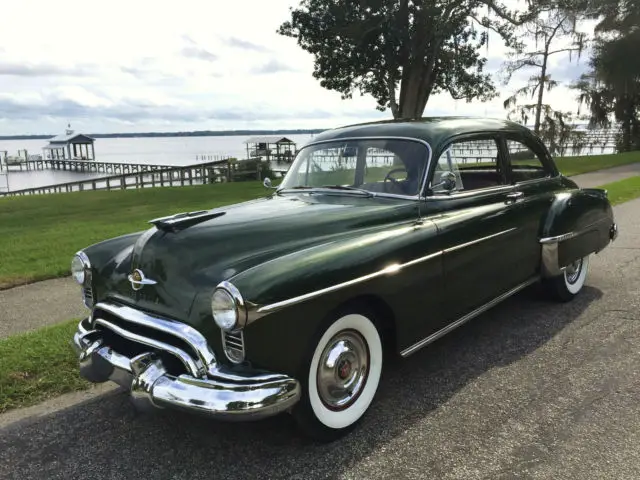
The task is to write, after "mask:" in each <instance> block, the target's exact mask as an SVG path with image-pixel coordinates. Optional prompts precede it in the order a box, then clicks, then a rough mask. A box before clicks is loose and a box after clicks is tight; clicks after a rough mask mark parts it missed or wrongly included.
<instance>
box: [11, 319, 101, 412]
mask: <svg viewBox="0 0 640 480" xmlns="http://www.w3.org/2000/svg"><path fill="white" fill-rule="evenodd" d="M77 325H78V322H77V321H76V320H73V321H69V322H65V323H61V324H58V325H54V326H52V327H46V328H43V329H40V330H36V331H34V332H29V333H24V334H21V335H15V336H13V337H9V338H6V339H3V340H0V359H2V361H1V362H0V413H2V412H5V411H7V410H11V409H13V408H18V407H27V406H29V405H34V404H36V403H38V402H41V401H43V400H46V399H47V398H51V397H55V396H58V395H61V394H63V393H67V392H73V391H77V390H84V389H86V388H88V387H89V386H90V385H91V384H90V383H89V382H87V381H85V380H84V379H82V378H81V377H80V375H79V373H78V360H77V358H76V355H75V353H74V351H73V348H72V346H71V344H70V341H71V339H72V338H73V334H74V333H75V329H76V326H77Z"/></svg>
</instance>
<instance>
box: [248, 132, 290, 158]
mask: <svg viewBox="0 0 640 480" xmlns="http://www.w3.org/2000/svg"><path fill="white" fill-rule="evenodd" d="M244 143H245V144H246V146H247V157H248V158H261V159H263V160H267V161H270V160H274V161H275V162H281V161H284V162H290V161H291V160H293V158H294V157H295V155H296V144H295V142H294V141H292V140H290V139H288V138H287V137H279V136H262V137H251V138H248V139H247V140H245V142H244Z"/></svg>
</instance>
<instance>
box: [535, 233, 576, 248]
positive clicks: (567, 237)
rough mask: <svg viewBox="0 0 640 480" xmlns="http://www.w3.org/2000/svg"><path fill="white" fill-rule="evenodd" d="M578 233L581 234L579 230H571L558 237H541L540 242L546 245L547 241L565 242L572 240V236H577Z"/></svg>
mask: <svg viewBox="0 0 640 480" xmlns="http://www.w3.org/2000/svg"><path fill="white" fill-rule="evenodd" d="M578 235H580V234H579V233H578V232H569V233H565V234H563V235H558V236H556V237H546V238H541V239H540V243H541V244H543V245H545V244H547V243H559V242H564V241H565V240H571V239H572V238H575V237H577V236H578Z"/></svg>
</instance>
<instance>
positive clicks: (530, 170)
mask: <svg viewBox="0 0 640 480" xmlns="http://www.w3.org/2000/svg"><path fill="white" fill-rule="evenodd" d="M507 148H508V150H509V157H510V158H511V176H512V178H513V181H514V182H515V183H518V182H525V181H527V180H537V179H541V178H548V177H550V176H551V172H550V171H549V169H547V168H546V167H545V165H544V162H543V161H542V159H541V158H540V157H539V155H538V154H536V153H535V152H534V151H533V150H531V149H530V148H529V147H528V146H527V145H526V144H525V143H523V142H520V141H518V140H507Z"/></svg>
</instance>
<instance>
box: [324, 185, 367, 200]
mask: <svg viewBox="0 0 640 480" xmlns="http://www.w3.org/2000/svg"><path fill="white" fill-rule="evenodd" d="M321 188H330V189H332V190H349V191H351V192H360V193H362V194H365V195H366V196H368V197H373V192H370V191H368V190H364V189H362V188H357V187H350V186H348V185H323V186H322V187H321Z"/></svg>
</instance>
